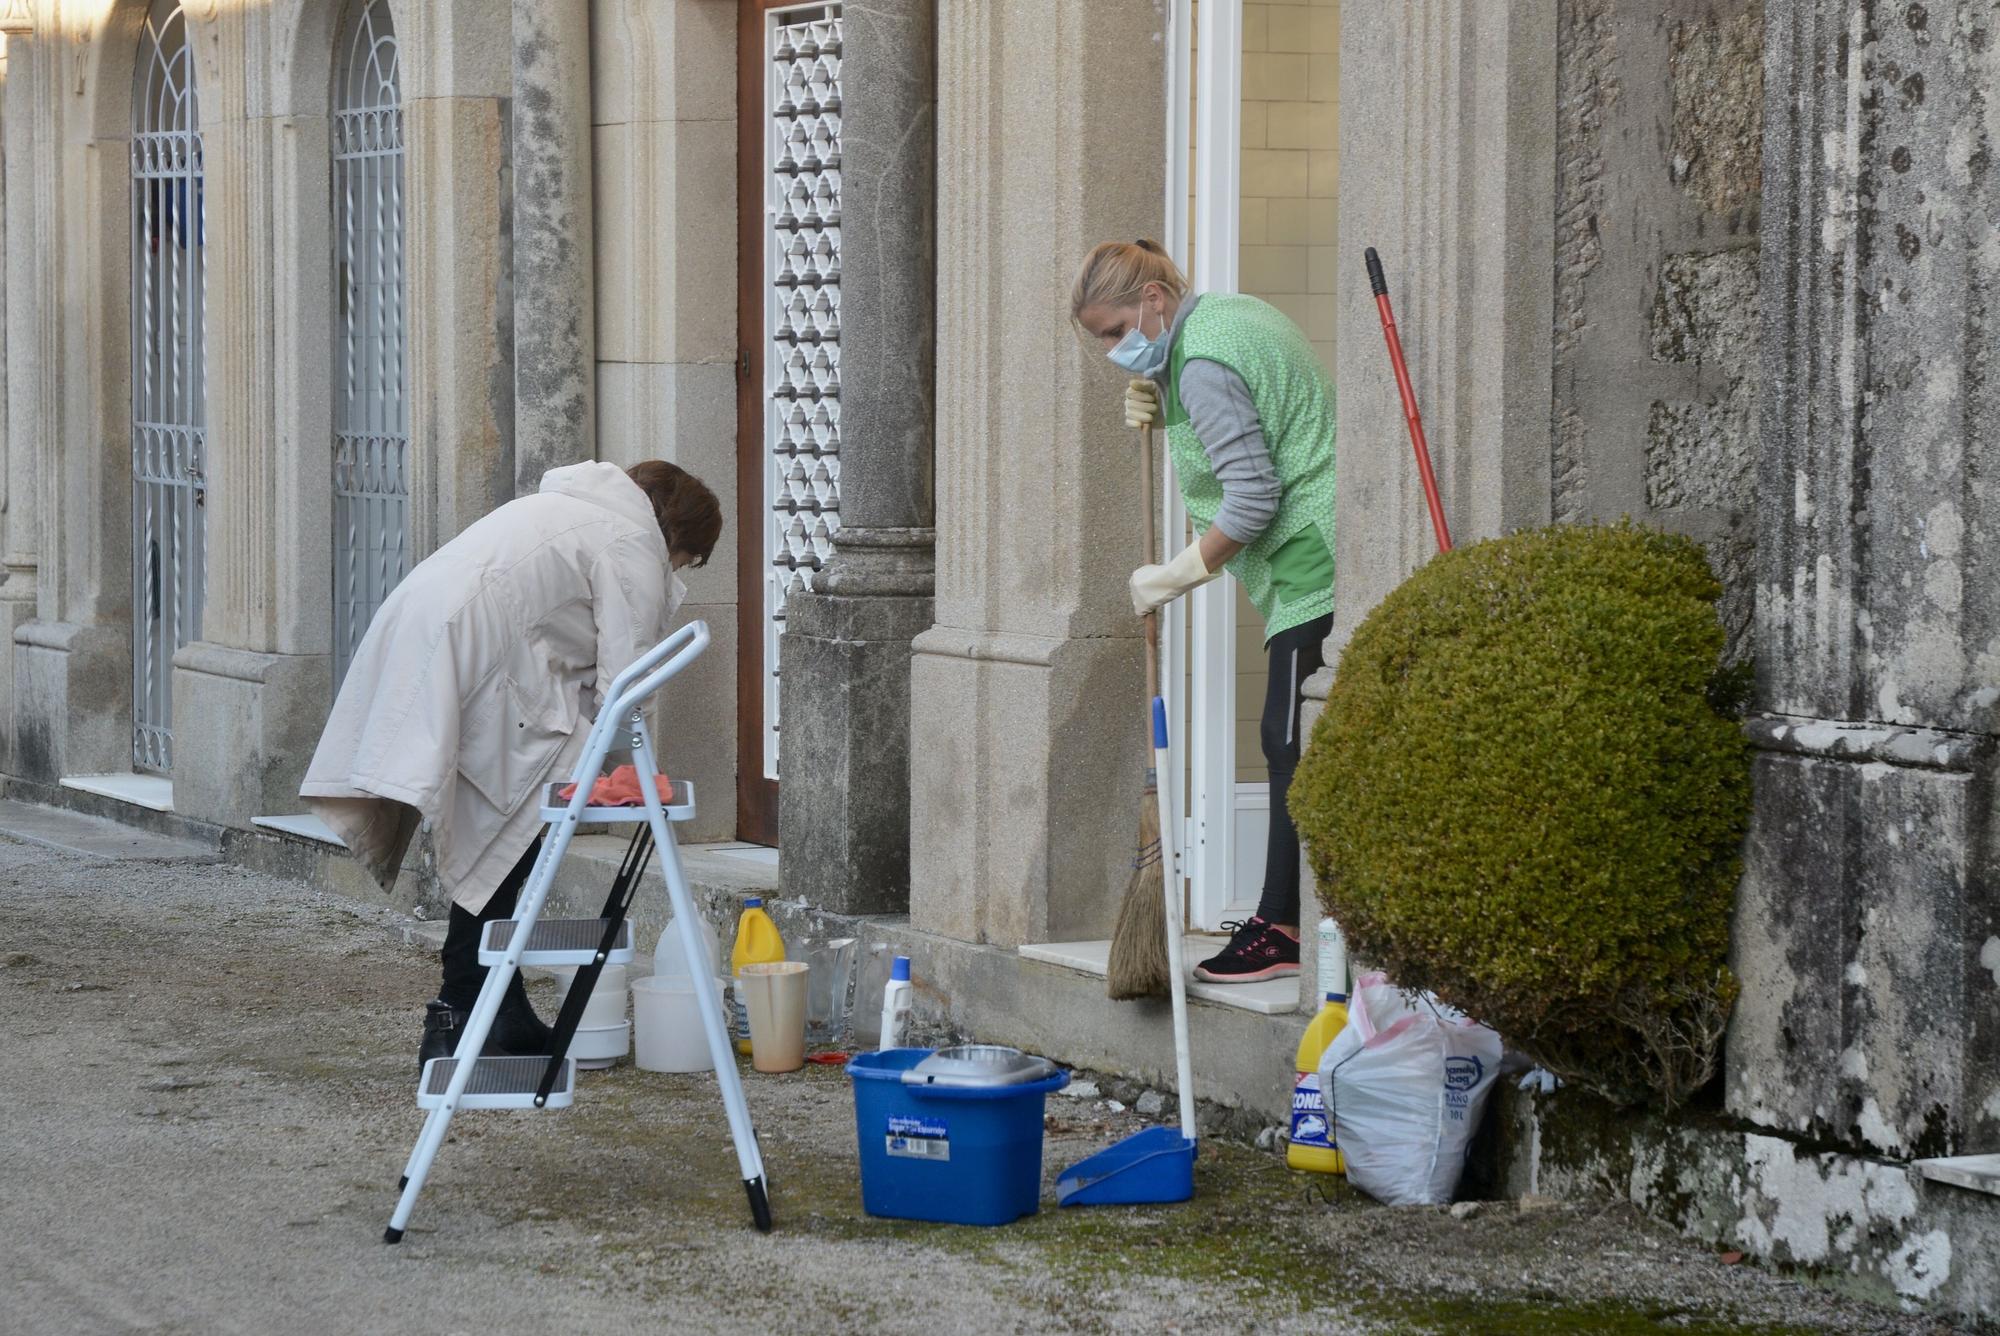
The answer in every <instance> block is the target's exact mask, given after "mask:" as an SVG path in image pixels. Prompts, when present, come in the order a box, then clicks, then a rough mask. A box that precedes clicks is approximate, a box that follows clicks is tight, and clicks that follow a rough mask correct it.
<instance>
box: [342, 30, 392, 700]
mask: <svg viewBox="0 0 2000 1336" xmlns="http://www.w3.org/2000/svg"><path fill="white" fill-rule="evenodd" d="M348 15H349V18H348V27H347V30H346V32H345V33H343V35H342V39H341V42H340V45H339V46H338V47H337V48H336V52H337V55H336V57H335V58H336V60H337V61H338V62H339V63H338V66H337V67H336V69H335V70H334V83H333V272H334V297H335V300H336V302H337V303H338V305H337V307H336V309H335V311H334V340H333V355H334V359H335V364H334V368H333V385H334V395H333V684H334V688H335V689H336V690H338V689H339V687H340V683H341V679H343V678H344V677H346V676H347V665H348V664H349V663H350V662H351V661H352V660H353V658H354V651H355V649H356V647H358V646H359V645H360V643H361V637H362V635H363V634H364V633H365V632H366V631H367V630H368V623H369V621H370V619H372V618H373V617H374V615H375V610H376V609H377V608H380V607H381V606H382V601H383V600H384V599H385V598H387V597H388V596H389V591H390V590H391V589H393V588H395V587H396V583H397V581H399V580H401V579H402V578H403V577H404V576H405V575H407V574H409V570H410V412H409V402H408V399H407V397H406V395H405V393H404V380H405V376H404V364H405V359H406V352H407V341H406V339H405V337H404V323H403V108H402V97H401V93H400V90H399V88H398V84H397V62H396V50H397V48H396V30H395V26H394V24H393V23H392V22H391V20H390V14H389V5H388V2H387V0H368V2H367V3H365V4H357V5H354V6H352V7H351V8H350V9H349V11H348Z"/></svg>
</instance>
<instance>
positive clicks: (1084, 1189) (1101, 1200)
mask: <svg viewBox="0 0 2000 1336" xmlns="http://www.w3.org/2000/svg"><path fill="white" fill-rule="evenodd" d="M1140 458H1141V459H1142V460H1143V461H1144V466H1145V470H1146V495H1147V496H1149V497H1150V496H1151V495H1152V494H1153V492H1152V488H1153V481H1152V467H1153V451H1152V435H1151V428H1148V429H1147V448H1146V449H1145V450H1142V451H1141V452H1140ZM1141 509H1142V510H1143V511H1144V513H1145V515H1146V516H1147V520H1146V525H1147V528H1146V551H1147V552H1148V553H1149V554H1150V553H1151V552H1152V550H1153V531H1152V513H1153V512H1152V510H1151V509H1150V507H1141ZM1151 559H1152V558H1151V557H1150V555H1149V556H1148V558H1147V560H1149V561H1150V560H1151ZM1158 626H1159V618H1158V615H1157V614H1155V613H1150V612H1149V613H1147V614H1146V649H1147V656H1146V682H1147V686H1148V687H1149V688H1151V694H1152V697H1153V771H1154V773H1155V774H1157V775H1159V776H1160V777H1161V782H1160V783H1159V784H1157V785H1156V786H1154V801H1156V802H1157V803H1159V805H1160V806H1159V813H1160V894H1161V895H1162V897H1163V898H1164V899H1165V901H1166V912H1165V915H1164V918H1165V922H1166V924H1167V978H1168V983H1169V985H1170V988H1169V996H1170V997H1171V998H1172V1001H1173V1021H1174V1078H1175V1088H1176V1089H1177V1090H1178V1091H1179V1092H1180V1103H1181V1122H1180V1126H1179V1127H1149V1128H1147V1129H1146V1130H1145V1131H1143V1132H1135V1133H1133V1134H1132V1135H1131V1136H1129V1137H1126V1138H1125V1139H1124V1140H1123V1141H1121V1142H1119V1143H1118V1144H1117V1145H1115V1146H1111V1147H1108V1148H1106V1149H1104V1150H1101V1151H1099V1152H1097V1154H1095V1155H1093V1156H1091V1157H1090V1158H1089V1159H1087V1160H1084V1161H1082V1162H1081V1163H1078V1164H1073V1165H1071V1166H1070V1167H1069V1168H1067V1169H1065V1170H1063V1171H1062V1174H1061V1176H1060V1177H1058V1178H1057V1179H1056V1204H1057V1205H1059V1206H1131V1205H1139V1204H1143V1203H1147V1202H1173V1201H1186V1200H1187V1199H1188V1198H1190V1197H1192V1196H1194V1131H1195V1127H1194V1072H1193V1067H1194V1062H1193V1059H1192V1058H1191V1057H1190V1055H1189V1053H1188V1019H1187V976H1186V974H1185V973H1184V972H1183V966H1182V963H1181V933H1180V925H1181V893H1180V887H1179V885H1178V882H1179V878H1177V877H1176V876H1175V875H1174V871H1173V869H1174V866H1175V863H1174V839H1173V829H1174V827H1173V822H1172V820H1171V817H1172V815H1173V813H1172V811H1171V810H1170V806H1171V801H1172V800H1171V798H1170V796H1169V790H1170V789H1171V788H1172V787H1173V786H1172V785H1171V784H1168V783H1167V782H1166V777H1167V776H1169V775H1172V774H1174V773H1176V771H1175V767H1174V764H1173V758H1172V756H1171V754H1170V753H1169V752H1168V750H1167V707H1166V705H1165V703H1164V702H1163V701H1161V699H1160V696H1159V687H1158V683H1159V677H1158V673H1159V665H1158V662H1157V660H1156V659H1155V658H1154V655H1155V653H1156V652H1157V650H1158V647H1159V646H1158V637H1159V630H1158Z"/></svg>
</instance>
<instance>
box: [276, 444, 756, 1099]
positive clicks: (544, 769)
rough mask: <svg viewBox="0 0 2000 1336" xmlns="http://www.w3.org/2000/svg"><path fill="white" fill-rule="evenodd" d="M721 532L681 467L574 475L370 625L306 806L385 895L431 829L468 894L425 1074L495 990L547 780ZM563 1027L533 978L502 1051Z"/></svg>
mask: <svg viewBox="0 0 2000 1336" xmlns="http://www.w3.org/2000/svg"><path fill="white" fill-rule="evenodd" d="M721 532H722V511H721V508H720V506H719V505H718V504H717V503H716V499H715V495H714V493H712V492H710V491H709V489H708V488H707V487H706V486H704V485H703V484H702V482H701V481H700V480H699V479H697V478H695V477H694V476H693V475H691V474H689V473H687V472H685V471H683V470H682V469H680V468H677V467H676V466H674V465H672V464H668V463H665V462H662V461H660V460H649V461H647V462H646V463H643V464H637V465H634V466H633V467H632V468H631V469H630V470H626V469H621V468H619V467H618V466H617V465H615V464H603V463H589V464H572V465H569V466H568V467H565V468H559V469H552V470H550V471H549V472H548V473H546V474H544V475H543V477H542V486H541V490H540V491H539V492H537V493H535V494H534V495H532V496H524V497H522V498H520V499H519V500H516V501H510V502H508V503H507V504H506V505H504V506H501V507H500V508H499V509H498V510H496V511H494V512H493V513H492V514H490V515H488V516H486V517H485V518H484V519H482V520H480V521H478V522H477V523H475V524H473V525H472V526H471V527H469V528H467V529H466V530H465V532H463V533H461V534H459V535H458V537H456V538H454V539H452V540H451V541H450V542H449V543H447V544H445V545H444V546H443V547H441V548H439V549H438V550H437V551H436V552H434V553H432V554H431V555H430V556H429V557H428V558H426V559H425V560H424V561H423V562H421V563H420V564H419V565H418V566H417V568H416V569H415V570H413V571H411V572H410V574H409V575H408V576H407V577H406V578H405V579H404V580H403V582H402V583H401V584H399V585H397V586H396V588H395V590H394V592H392V593H391V594H390V595H389V597H388V599H387V600H386V601H384V603H383V604H382V608H381V610H380V611H379V612H377V613H376V614H375V618H374V620H373V621H372V622H371V623H370V624H369V627H368V633H367V635H366V636H364V637H363V638H362V641H361V645H360V647H359V648H358V649H357V650H356V651H355V654H354V659H353V662H352V663H351V664H350V665H349V666H348V670H347V677H346V679H345V680H344V681H343V682H342V683H341V688H340V695H339V698H338V699H337V700H335V701H334V704H333V713H332V715H331V716H330V717H329V718H328V719H327V723H326V731H325V733H324V734H322V735H321V737H320V742H319V748H318V750H317V751H316V752H315V753H314V754H313V759H312V765H311V766H310V768H308V770H307V771H306V780H305V784H304V785H303V786H302V787H301V789H300V796H302V797H303V798H304V799H305V800H306V802H307V804H308V805H309V806H310V807H311V809H312V810H313V812H314V813H315V814H316V815H318V816H319V817H320V819H321V820H323V821H325V822H326V824H327V825H328V826H329V827H331V828H332V830H333V832H334V833H335V834H336V835H338V836H340V838H341V839H342V840H344V841H345V842H346V844H347V847H348V849H349V850H350V851H351V852H352V853H353V854H354V857H355V858H356V859H357V860H358V861H359V862H360V863H361V865H362V866H363V867H365V868H367V869H368V871H369V872H370V873H371V874H373V876H374V877H375V879H376V881H377V882H379V883H380V884H381V885H382V886H383V887H384V889H387V888H389V887H390V886H392V885H394V883H395V880H396V873H397V870H398V869H399V868H400V867H401V865H402V861H403V855H404V852H405V851H406V850H407V849H408V848H409V843H410V838H411V836H412V835H414V834H415V833H416V830H417V826H418V824H419V823H420V822H424V821H428V822H429V823H430V830H431V842H432V845H433V847H434V849H435V851H436V854H437V871H438V879H439V881H440V882H441V883H442V884H443V887H444V889H445V891H446V892H447V893H448V894H449V895H450V896H451V901H452V907H451V921H450V924H449V927H448V928H447V931H446V935H445V943H444V951H443V960H444V984H443V987H442V988H441V989H440V990H439V993H438V997H437V999H436V1000H435V1001H433V1002H431V1003H430V1004H429V1005H428V1006H426V1007H425V1009H424V1033H423V1041H422V1044H421V1047H420V1049H419V1062H422V1061H427V1060H428V1059H430V1058H433V1057H444V1056H448V1055H449V1054H450V1053H451V1052H452V1049H453V1047H454V1046H455V1045H456V1043H457V1037H458V1033H459V1031H460V1030H461V1029H462V1028H463V1027H464V1024H465V1021H466V1019H467V1017H468V1015H469V1014H470V1012H471V1008H472V1003H473V1000H474V999H475V998H476V997H477V996H478V994H479V988H480V985H481V984H482V983H484V982H485V978H486V969H485V967H484V966H483V965H481V964H480V963H479V936H480V932H481V930H482V925H483V924H485V923H486V922H487V921H489V920H491V919H497V918H508V917H511V916H512V914H513V912H514V900H515V897H516V896H517V895H518V894H519V892H520V889H521V886H522V884H523V883H524V882H526V880H527V878H528V874H529V872H530V871H531V870H532V868H533V866H534V861H535V854H536V851H537V848H538V846H539V844H540V833H541V820H540V817H539V815H538V804H537V802H536V795H537V792H538V790H539V788H540V786H541V785H542V783H543V782H544V781H546V780H548V779H551V778H556V777H559V776H561V775H563V774H565V773H567V772H568V771H569V769H570V768H571V767H573V766H574V765H575V763H576V760H577V757H578V756H579V755H580V754H581V753H582V750H583V744H584V739H585V737H586V735H587V734H588V733H589V731H590V730H589V724H590V721H591V720H592V718H593V717H594V716H595V714H596V711H597V707H598V705H599V704H600V703H601V702H602V701H603V700H605V699H606V698H607V697H608V696H609V694H610V687H611V681H612V679H613V678H614V677H616V676H617V675H618V674H619V673H620V672H621V671H622V670H623V669H624V668H625V667H626V666H627V665H628V664H630V663H631V662H632V661H633V660H634V659H636V658H638V656H639V655H640V654H642V653H644V652H645V651H646V650H648V649H650V648H651V647H652V646H653V645H655V644H656V643H658V642H659V640H660V639H661V637H662V636H664V635H665V634H666V631H667V623H668V621H669V619H671V618H672V617H673V615H674V612H675V610H676V609H677V608H678V606H679V604H680V601H681V597H682V595H683V594H684V593H685V589H684V587H683V586H682V584H681V582H680V577H679V576H678V575H677V574H676V573H675V572H677V571H678V570H680V569H681V568H682V567H684V566H689V565H694V566H700V565H704V564H706V562H707V561H708V556H709V553H710V552H712V551H713V550H714V548H715V544H716V540H717V539H718V538H719V537H720V536H721ZM547 1038H548V1027H547V1026H546V1025H544V1024H543V1023H542V1022H541V1020H540V1019H539V1018H538V1017H536V1015H535V1013H534V1009H533V1008H532V1007H531V1006H529V1004H528V996H527V993H526V991H525V990H524V989H523V988H522V987H521V980H520V976H519V975H516V976H515V978H514V982H513V986H512V987H511V988H509V990H508V993H507V1000H506V1002H505V1004H503V1006H502V1007H501V1010H500V1014H499V1017H498V1019H497V1020H496V1021H495V1022H494V1026H493V1030H492V1034H491V1037H490V1038H489V1040H488V1048H487V1051H488V1052H500V1053H538V1052H540V1051H542V1046H543V1044H544V1043H545V1042H546V1040H547Z"/></svg>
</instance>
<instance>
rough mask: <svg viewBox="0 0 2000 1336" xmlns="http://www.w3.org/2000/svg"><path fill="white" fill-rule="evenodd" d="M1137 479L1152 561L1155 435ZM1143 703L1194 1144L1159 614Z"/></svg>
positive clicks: (1149, 632)
mask: <svg viewBox="0 0 2000 1336" xmlns="http://www.w3.org/2000/svg"><path fill="white" fill-rule="evenodd" d="M1139 446H1140V449H1139V456H1140V463H1139V476H1140V478H1141V479H1142V480H1143V482H1144V485H1145V488H1146V497H1145V504H1144V505H1142V506H1140V508H1139V510H1140V514H1141V515H1142V516H1144V526H1145V527H1144V533H1145V537H1146V560H1147V562H1149V563H1150V562H1152V561H1153V560H1155V559H1156V553H1155V551H1154V547H1153V544H1154V541H1155V534H1154V525H1153V508H1154V507H1155V506H1157V505H1159V504H1160V498H1159V496H1158V495H1157V494H1156V493H1155V492H1154V490H1153V429H1152V428H1151V427H1147V428H1145V429H1144V430H1143V431H1142V432H1141V433H1140V438H1139ZM1145 622H1146V700H1147V706H1148V709H1149V710H1150V711H1151V713H1152V727H1153V795H1154V797H1153V801H1155V802H1156V803H1158V804H1159V814H1160V894H1161V896H1163V897H1164V898H1165V900H1166V903H1167V913H1166V922H1167V976H1168V986H1169V989H1170V990H1171V992H1172V995H1173V1008H1174V1088H1175V1089H1176V1090H1178V1091H1179V1092H1180V1105H1181V1135H1182V1136H1183V1137H1185V1138H1187V1139H1188V1141H1190V1142H1192V1141H1193V1140H1194V1139H1195V1128H1194V1058H1193V1055H1192V1054H1191V1053H1190V1052H1189V1049H1188V1017H1187V973H1186V970H1185V968H1184V966H1183V965H1182V962H1181V928H1182V926H1183V923H1184V921H1185V918H1186V914H1185V911H1183V910H1182V908H1181V898H1180V896H1179V894H1177V893H1176V887H1175V882H1176V880H1177V878H1176V877H1175V875H1174V827H1173V811H1172V808H1173V802H1172V793H1173V782H1172V781H1173V763H1172V753H1171V750H1170V749H1169V748H1168V746H1167V704H1166V702H1165V701H1164V700H1162V699H1161V698H1160V614H1159V610H1158V609H1155V610H1153V611H1152V612H1149V613H1147V614H1146V617H1145Z"/></svg>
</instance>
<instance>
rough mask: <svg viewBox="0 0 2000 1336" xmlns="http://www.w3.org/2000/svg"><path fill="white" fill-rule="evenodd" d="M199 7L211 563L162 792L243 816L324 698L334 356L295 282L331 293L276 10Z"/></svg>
mask: <svg viewBox="0 0 2000 1336" xmlns="http://www.w3.org/2000/svg"><path fill="white" fill-rule="evenodd" d="M200 9H201V7H200V6H195V7H193V8H191V9H190V11H189V16H188V17H189V22H188V44H189V48H190V54H191V55H192V57H193V63H194V67H195V70H196V79H197V80H198V86H199V89H200V96H201V110H202V154H203V162H204V173H203V200H204V206H203V228H204V235H205V239H206V252H205V253H206V257H207V259H206V263H207V269H206V277H205V284H206V301H207V310H206V321H205V330H206V336H205V346H206V357H207V377H206V385H207V401H208V432H207V453H206V460H205V470H204V472H205V478H206V483H207V491H206V494H205V499H204V503H203V505H204V513H205V522H206V525H207V573H206V577H205V578H206V588H205V593H204V600H205V605H204V608H203V612H202V624H201V632H200V637H199V638H198V639H196V640H194V641H192V642H190V643H189V644H187V645H184V646H183V647H182V648H181V649H180V650H179V651H178V652H177V653H176V654H175V655H174V681H173V693H174V696H173V703H174V715H173V724H174V748H173V779H174V808H175V810H176V811H178V812H180V813H182V814H183V815H186V816H191V817H195V818H197V819H199V820H203V821H212V822H215V823H217V824H219V825H231V826H247V825H249V824H250V822H251V820H252V819H253V818H255V817H258V816H268V815H278V814H283V813H288V812H296V811H298V810H299V800H298V791H299V782H300V780H301V779H302V778H303V777H304V774H305V768H306V763H307V762H308V761H309V760H310V759H311V757H312V752H313V747H314V745H315V744H316V743H317V741H318V739H319V729H320V725H321V724H322V723H323V722H324V721H325V718H326V711H327V707H328V705H329V704H330V703H331V692H332V677H331V659H330V657H329V654H328V648H329V646H328V644H327V641H326V637H325V634H324V621H325V609H326V605H327V584H326V581H325V578H324V577H325V572H326V560H327V558H326V555H325V554H326V549H327V543H328V534H327V528H326V518H325V516H326V508H327V504H328V500H327V498H328V494H329V491H330V488H331V486H332V483H331V464H330V460H329V450H330V433H329V432H328V430H327V426H326V421H325V419H324V417H323V416H321V417H319V418H315V417H313V416H312V415H311V414H306V415H304V417H303V418H302V417H301V416H300V415H299V414H298V413H297V411H296V409H297V401H296V395H297V393H298V391H299V387H300V385H301V383H302V381H309V382H310V383H312V384H316V385H319V384H324V383H325V380H326V374H325V373H324V372H322V371H321V370H320V367H326V368H330V366H331V361H330V359H329V358H328V357H327V356H326V351H325V350H326V344H325V334H324V330H325V322H324V321H323V320H321V321H315V322H312V324H313V325H314V326H315V328H314V329H312V330H311V331H309V332H307V335H306V342H305V343H304V345H303V346H300V344H299V342H298V341H297V339H298V335H299V334H300V333H301V328H300V326H301V325H302V324H305V323H306V322H304V321H301V320H300V319H299V318H298V314H299V313H298V311H297V301H298V299H299V297H300V296H301V295H303V294H308V293H309V294H313V295H316V296H317V297H318V301H316V302H313V303H312V305H313V306H314V307H315V309H316V312H319V313H323V312H325V311H326V310H327V309H328V308H327V301H326V282H325V280H324V279H323V278H319V277H311V276H318V275H323V274H325V272H326V270H327V261H326V256H327V255H328V250H327V234H326V223H325V218H326V210H325V208H323V207H316V206H318V205H319V202H320V201H323V200H325V199H326V198H327V193H326V192H327V180H328V178H327V172H326V161H327V149H326V147H325V146H326V143H327V134H328V127H327V120H326V115H325V112H324V109H323V107H321V108H315V109H314V111H313V112H311V113H309V114H307V115H306V116H304V117H302V118H301V117H294V116H289V115H280V114H277V113H278V112H279V110H280V108H279V106H278V105H277V101H276V99H277V98H282V97H283V95H284V93H285V92H286V91H287V90H284V89H283V88H282V87H274V86H273V84H272V83H271V82H270V81H269V80H268V78H267V71H268V70H269V68H270V66H271V63H272V59H273V55H274V53H273V51H272V44H271V29H270V25H268V24H266V23H264V22H262V21H260V20H259V19H257V18H254V17H253V16H252V15H251V14H250V13H249V12H247V11H241V10H237V9H233V8H232V9H226V10H225V9H220V8H217V7H210V10H209V16H207V17H203V16H202V15H201V14H199V13H198V12H197V11H198V10H200ZM322 86H323V85H322ZM285 110H290V108H289V107H287V108H285ZM301 140H306V141H307V143H308V144H309V147H307V148H305V149H303V150H302V149H301V146H300V145H301ZM286 275H291V276H293V277H292V278H291V279H290V280H289V281H282V278H283V276H286ZM280 287H283V288H285V289H286V295H285V297H284V298H282V299H281V298H280V297H279V295H278V292H279V289H280ZM315 351H317V352H318V353H319V355H320V356H319V362H320V367H315V368H313V371H312V374H309V375H307V376H304V377H302V376H300V375H299V374H298V370H299V368H298V359H299V358H300V357H311V356H312V354H313V353H314V352H315ZM281 386H282V387H283V392H281ZM324 402H325V401H324V397H323V395H322V396H321V397H320V398H319V403H320V404H321V406H322V409H323V406H324ZM308 514H310V515H311V516H313V517H316V521H317V522H314V521H313V520H309V519H308V518H307V516H308ZM307 572H312V573H314V574H316V575H318V576H319V577H320V578H319V579H316V580H312V579H308V578H307ZM314 630H319V631H320V632H321V634H319V635H318V636H317V637H315V636H314V635H313V634H312V633H313V631H314Z"/></svg>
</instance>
